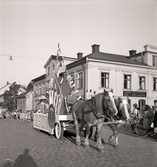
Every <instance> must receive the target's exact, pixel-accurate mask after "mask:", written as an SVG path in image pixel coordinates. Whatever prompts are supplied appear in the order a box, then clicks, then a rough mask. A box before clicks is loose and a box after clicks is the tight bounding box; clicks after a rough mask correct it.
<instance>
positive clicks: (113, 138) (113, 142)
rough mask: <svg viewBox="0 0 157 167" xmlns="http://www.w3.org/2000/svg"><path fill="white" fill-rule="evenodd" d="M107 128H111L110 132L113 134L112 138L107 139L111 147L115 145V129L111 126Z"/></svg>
mask: <svg viewBox="0 0 157 167" xmlns="http://www.w3.org/2000/svg"><path fill="white" fill-rule="evenodd" d="M109 127H110V128H111V130H112V132H113V135H112V136H110V138H109V143H111V144H112V145H115V142H116V141H115V140H116V139H115V128H114V126H113V125H109Z"/></svg>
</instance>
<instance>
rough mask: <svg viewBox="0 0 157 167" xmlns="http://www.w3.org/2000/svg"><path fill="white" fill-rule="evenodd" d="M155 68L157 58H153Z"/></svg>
mask: <svg viewBox="0 0 157 167" xmlns="http://www.w3.org/2000/svg"><path fill="white" fill-rule="evenodd" d="M153 66H157V56H153Z"/></svg>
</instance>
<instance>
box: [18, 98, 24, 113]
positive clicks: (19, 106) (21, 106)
mask: <svg viewBox="0 0 157 167" xmlns="http://www.w3.org/2000/svg"><path fill="white" fill-rule="evenodd" d="M17 110H21V111H22V113H26V98H20V99H17Z"/></svg>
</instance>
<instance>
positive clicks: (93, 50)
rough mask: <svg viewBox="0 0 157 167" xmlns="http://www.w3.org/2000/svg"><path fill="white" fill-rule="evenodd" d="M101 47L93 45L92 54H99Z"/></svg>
mask: <svg viewBox="0 0 157 167" xmlns="http://www.w3.org/2000/svg"><path fill="white" fill-rule="evenodd" d="M99 46H100V45H96V44H94V45H92V53H95V52H99Z"/></svg>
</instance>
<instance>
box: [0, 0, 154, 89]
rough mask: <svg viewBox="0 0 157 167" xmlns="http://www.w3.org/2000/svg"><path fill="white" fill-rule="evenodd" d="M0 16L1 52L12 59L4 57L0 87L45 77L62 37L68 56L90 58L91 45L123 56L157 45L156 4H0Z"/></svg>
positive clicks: (4, 0) (72, 0)
mask: <svg viewBox="0 0 157 167" xmlns="http://www.w3.org/2000/svg"><path fill="white" fill-rule="evenodd" d="M0 12H1V13H0V39H1V40H0V54H6V55H12V56H13V59H14V60H13V61H9V60H8V59H9V57H4V56H0V87H2V86H4V85H5V84H6V82H7V81H9V82H11V83H12V82H14V81H16V82H17V83H20V84H24V85H27V84H28V83H29V81H30V80H31V79H33V78H36V77H38V76H40V75H42V74H44V72H45V71H44V67H43V66H44V64H45V63H46V61H47V59H48V58H49V57H50V55H51V54H56V52H57V41H58V39H59V43H60V47H61V51H62V54H63V55H65V56H70V57H76V54H77V53H78V52H83V54H84V55H87V54H90V53H91V45H93V44H100V51H102V52H108V53H117V54H123V55H128V52H129V50H132V49H135V50H137V51H138V52H140V51H142V50H143V46H144V45H146V44H150V45H155V46H157V2H156V0H101V1H99V0H90V1H89V0H62V1H61V0H58V1H54V0H45V1H44V0H38V1H37V0H0ZM14 56H18V57H14ZM22 57H34V58H38V59H30V58H22Z"/></svg>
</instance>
